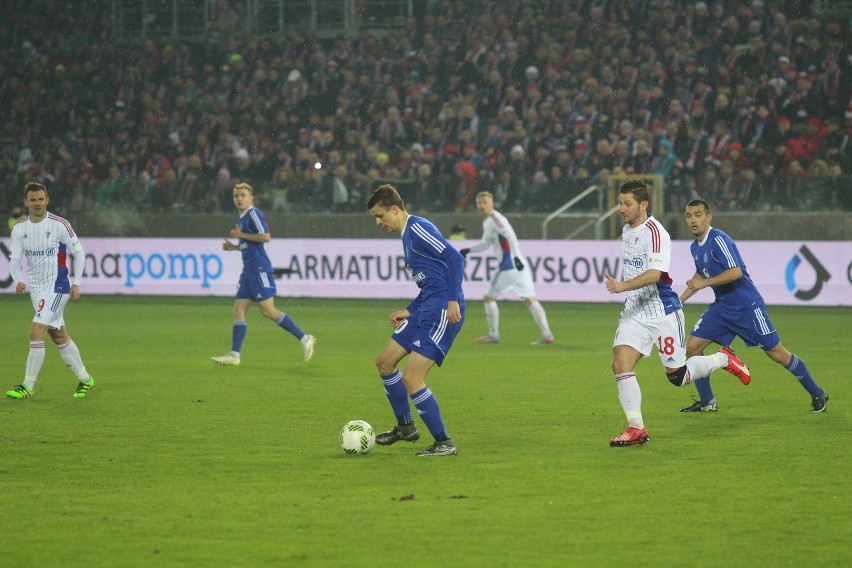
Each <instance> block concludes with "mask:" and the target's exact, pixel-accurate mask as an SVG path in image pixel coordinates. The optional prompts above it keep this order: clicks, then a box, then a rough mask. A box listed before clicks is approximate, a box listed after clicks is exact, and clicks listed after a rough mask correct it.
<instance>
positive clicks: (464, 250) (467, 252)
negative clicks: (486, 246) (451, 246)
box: [459, 248, 470, 258]
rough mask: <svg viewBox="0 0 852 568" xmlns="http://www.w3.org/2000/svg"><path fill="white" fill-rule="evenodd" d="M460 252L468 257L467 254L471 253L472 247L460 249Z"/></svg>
mask: <svg viewBox="0 0 852 568" xmlns="http://www.w3.org/2000/svg"><path fill="white" fill-rule="evenodd" d="M459 253H460V254H461V255H462V256H463V257H465V258H467V255H468V254H469V253H470V249H469V248H467V249H461V250H459Z"/></svg>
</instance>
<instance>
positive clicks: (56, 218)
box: [47, 213, 74, 239]
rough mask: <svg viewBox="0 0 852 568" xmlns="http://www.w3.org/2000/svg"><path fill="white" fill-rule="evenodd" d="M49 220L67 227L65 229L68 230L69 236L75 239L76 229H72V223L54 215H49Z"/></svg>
mask: <svg viewBox="0 0 852 568" xmlns="http://www.w3.org/2000/svg"><path fill="white" fill-rule="evenodd" d="M47 218H48V219H53V220H54V221H58V222H59V223H62V224H63V225H64V226H65V228H66V229H68V234H69V235H70V236H71V238H72V239H73V238H74V229H72V228H71V223H69V222H68V220H67V219H63V218H62V217H59V216H58V215H54V214H53V213H49V214H48V215H47Z"/></svg>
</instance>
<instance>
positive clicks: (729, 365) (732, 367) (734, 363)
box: [655, 310, 751, 387]
mask: <svg viewBox="0 0 852 568" xmlns="http://www.w3.org/2000/svg"><path fill="white" fill-rule="evenodd" d="M655 331H656V333H657V334H658V335H657V349H658V350H659V354H660V361H661V362H662V363H663V367H665V369H666V376H667V377H668V379H669V382H671V383H672V384H673V385H675V386H677V387H682V386H683V385H687V384H689V383H691V382H692V380H693V378H695V377H699V378H700V377H706V376H709V375H710V373H712V372H713V371H716V370H718V369H725V370H726V371H728V372H729V373H731V374H732V375H734V376H736V377H737V378H738V379H740V381H741V382H742V383H743V384H744V385H747V384H748V383H749V382H750V381H751V374H750V373H749V370H748V367H746V365H745V363H743V362H742V361H740V359H739V358H738V357H737V356H736V355H735V354H734V352H733V350H732V349H730V348H729V347H723V348H722V349H720V350H719V352H718V353H714V354H713V355H698V356H695V357H690V358H689V359H687V357H686V342H685V341H684V329H683V311H682V310H677V311H676V312H674V313H671V314H669V315H667V316H666V317H665V318H664V319H663V320H661V321H660V325H659V327H658V328H657V329H656V330H655Z"/></svg>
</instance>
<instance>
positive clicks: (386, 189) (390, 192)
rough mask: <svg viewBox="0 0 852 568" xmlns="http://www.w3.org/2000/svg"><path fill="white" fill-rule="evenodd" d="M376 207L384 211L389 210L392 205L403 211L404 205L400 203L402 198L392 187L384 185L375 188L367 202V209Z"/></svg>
mask: <svg viewBox="0 0 852 568" xmlns="http://www.w3.org/2000/svg"><path fill="white" fill-rule="evenodd" d="M376 205H381V206H382V207H383V208H384V209H390V208H391V207H393V206H394V205H396V206H397V207H399V208H400V209H402V210H403V211H405V203H403V201H402V196H400V195H399V192H398V191H397V190H396V188H395V187H394V186H392V185H391V184H389V183H385V184H382V185H380V186H379V187H377V188H376V190H375V191H374V192H373V194H372V195H371V196H370V199H369V201H367V209H372V208H373V207H375V206H376Z"/></svg>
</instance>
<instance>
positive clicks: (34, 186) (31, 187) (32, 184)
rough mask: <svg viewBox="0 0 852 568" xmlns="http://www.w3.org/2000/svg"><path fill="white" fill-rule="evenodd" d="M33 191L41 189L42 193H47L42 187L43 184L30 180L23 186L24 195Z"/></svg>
mask: <svg viewBox="0 0 852 568" xmlns="http://www.w3.org/2000/svg"><path fill="white" fill-rule="evenodd" d="M34 191H43V192H44V194H45V195H47V188H46V187H44V184H42V183H38V182H37V181H31V182H29V183H28V184H27V186H26V187H25V188H24V196H27V195H29V194H30V193H32V192H34Z"/></svg>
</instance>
